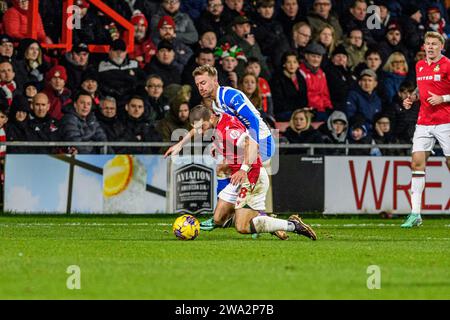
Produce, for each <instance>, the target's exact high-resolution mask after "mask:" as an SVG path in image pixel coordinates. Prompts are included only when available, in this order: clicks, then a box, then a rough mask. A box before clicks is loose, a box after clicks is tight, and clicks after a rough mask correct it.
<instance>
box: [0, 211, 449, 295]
mask: <svg viewBox="0 0 450 320" xmlns="http://www.w3.org/2000/svg"><path fill="white" fill-rule="evenodd" d="M174 219H175V216H168V217H167V216H166V217H163V216H157V217H122V216H115V217H98V216H96V217H33V216H31V217H25V216H0V247H1V249H0V299H396V298H399V299H406V298H408V299H423V298H435V299H449V298H450V220H445V219H427V218H426V217H425V220H424V226H423V227H421V228H419V229H413V230H402V229H400V227H399V225H400V224H401V220H378V219H360V218H354V219H334V218H316V219H310V218H307V217H306V218H305V222H307V223H310V224H312V225H313V227H314V228H315V230H316V231H317V234H318V237H319V240H318V241H316V242H313V241H311V240H309V239H306V238H304V237H299V236H297V235H291V239H289V240H288V241H280V240H278V239H276V238H275V237H273V236H270V235H263V236H262V237H261V238H259V239H257V240H253V239H252V238H251V237H250V236H243V235H239V234H238V233H236V231H235V230H234V229H219V230H215V231H213V232H209V233H208V232H201V233H200V236H199V238H198V239H196V240H194V241H180V240H177V239H175V237H174V235H173V234H172V231H171V224H172V222H173V221H174ZM71 265H77V266H79V267H80V270H81V278H80V279H81V280H80V281H81V289H80V290H69V289H67V287H66V281H67V278H68V277H69V276H70V274H68V273H66V271H67V268H68V266H71ZM370 265H377V266H379V268H380V271H381V288H380V289H378V290H377V289H374V290H369V289H368V288H367V279H368V277H369V276H371V274H368V273H367V268H368V267H369V266H370Z"/></svg>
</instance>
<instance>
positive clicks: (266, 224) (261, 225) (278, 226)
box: [251, 216, 295, 233]
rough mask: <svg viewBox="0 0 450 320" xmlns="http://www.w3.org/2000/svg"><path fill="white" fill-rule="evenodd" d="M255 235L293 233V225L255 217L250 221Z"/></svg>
mask: <svg viewBox="0 0 450 320" xmlns="http://www.w3.org/2000/svg"><path fill="white" fill-rule="evenodd" d="M251 222H252V223H251V224H252V226H253V228H254V230H252V231H255V232H256V233H271V232H275V231H290V232H292V231H294V229H295V225H294V224H293V223H292V222H289V221H286V220H282V219H277V218H272V217H268V216H257V217H254V218H253V219H252V221H251Z"/></svg>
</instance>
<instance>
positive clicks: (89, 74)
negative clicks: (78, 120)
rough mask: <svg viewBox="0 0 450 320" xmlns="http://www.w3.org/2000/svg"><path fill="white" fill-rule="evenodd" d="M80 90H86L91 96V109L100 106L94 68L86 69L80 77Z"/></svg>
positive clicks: (96, 75) (96, 76)
mask: <svg viewBox="0 0 450 320" xmlns="http://www.w3.org/2000/svg"><path fill="white" fill-rule="evenodd" d="M80 88H81V90H84V91H86V92H87V93H89V94H90V95H91V97H92V110H93V111H96V110H97V109H98V107H99V106H100V100H101V95H100V90H99V83H98V74H97V72H96V71H95V70H87V71H86V72H85V73H83V76H82V78H81V85H80Z"/></svg>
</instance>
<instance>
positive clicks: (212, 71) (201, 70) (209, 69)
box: [192, 64, 217, 78]
mask: <svg viewBox="0 0 450 320" xmlns="http://www.w3.org/2000/svg"><path fill="white" fill-rule="evenodd" d="M205 73H207V74H208V76H210V77H214V78H217V69H216V68H214V67H213V66H210V65H209V64H205V65H204V66H200V67H197V68H195V70H194V71H193V72H192V76H193V77H194V78H195V77H196V76H201V75H203V74H205Z"/></svg>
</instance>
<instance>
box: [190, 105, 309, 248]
mask: <svg viewBox="0 0 450 320" xmlns="http://www.w3.org/2000/svg"><path fill="white" fill-rule="evenodd" d="M189 119H190V122H191V124H192V126H193V127H194V130H195V132H196V133H198V134H204V133H205V132H206V131H208V130H213V129H215V130H214V133H213V134H212V136H213V144H214V147H215V148H216V150H217V151H218V152H219V153H220V154H221V155H222V156H223V158H224V161H225V162H226V163H227V164H228V166H229V168H230V169H231V174H232V176H231V181H230V183H229V184H228V185H227V186H226V187H225V188H224V189H223V190H222V191H221V192H220V194H219V200H218V203H217V206H216V209H215V211H214V222H215V224H217V225H220V224H221V223H223V221H224V220H225V219H226V218H227V217H229V216H230V215H232V214H233V212H234V214H235V228H236V230H237V231H238V232H239V233H242V234H251V233H253V234H255V233H256V234H260V233H273V232H276V231H287V232H294V233H297V234H299V235H303V236H305V237H308V238H310V239H312V240H316V239H317V237H316V234H315V232H314V231H313V230H312V228H311V227H310V226H308V225H307V224H305V223H304V222H303V221H302V220H301V219H300V217H299V216H298V215H292V216H290V217H289V220H282V219H277V218H273V217H269V216H266V215H260V214H259V211H264V210H265V202H266V193H267V191H268V189H269V177H268V175H267V172H266V170H265V169H264V167H263V166H262V161H261V156H260V154H259V151H258V149H259V148H258V143H257V142H256V141H255V140H254V139H253V137H252V136H251V135H250V133H249V132H248V130H247V129H246V128H245V126H244V125H243V124H242V123H241V122H240V121H239V120H238V119H237V118H236V117H233V116H230V115H228V114H226V113H223V114H221V115H215V114H214V113H213V112H212V111H211V110H210V109H209V108H207V107H205V106H197V107H195V108H194V109H192V110H191V112H190V116H189ZM224 217H225V219H224Z"/></svg>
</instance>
